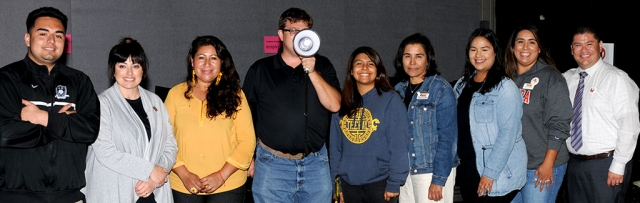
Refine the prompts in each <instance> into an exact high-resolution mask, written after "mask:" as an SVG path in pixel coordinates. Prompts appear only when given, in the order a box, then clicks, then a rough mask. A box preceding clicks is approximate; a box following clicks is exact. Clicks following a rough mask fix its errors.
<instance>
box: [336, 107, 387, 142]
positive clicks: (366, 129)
mask: <svg viewBox="0 0 640 203" xmlns="http://www.w3.org/2000/svg"><path fill="white" fill-rule="evenodd" d="M379 124H380V120H379V119H377V118H373V116H371V111H369V109H367V108H358V109H356V111H355V113H354V114H353V117H348V115H345V116H343V117H342V119H341V120H340V129H341V130H342V133H343V134H344V136H345V137H346V138H347V140H349V141H350V142H352V143H354V144H362V143H364V142H366V141H367V140H368V139H369V137H371V134H372V133H373V132H374V131H376V130H378V125H379Z"/></svg>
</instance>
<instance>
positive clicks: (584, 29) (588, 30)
mask: <svg viewBox="0 0 640 203" xmlns="http://www.w3.org/2000/svg"><path fill="white" fill-rule="evenodd" d="M581 34H593V38H595V39H596V41H597V42H600V41H602V39H601V38H600V34H599V33H598V30H597V29H596V28H595V27H592V26H588V25H582V26H579V27H578V29H576V31H575V32H574V33H573V36H571V37H575V36H576V35H581ZM571 41H572V43H573V39H572V40H571Z"/></svg>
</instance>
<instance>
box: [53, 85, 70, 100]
mask: <svg viewBox="0 0 640 203" xmlns="http://www.w3.org/2000/svg"><path fill="white" fill-rule="evenodd" d="M67 97H69V95H68V94H67V86H62V85H58V86H57V87H56V99H66V98H67Z"/></svg>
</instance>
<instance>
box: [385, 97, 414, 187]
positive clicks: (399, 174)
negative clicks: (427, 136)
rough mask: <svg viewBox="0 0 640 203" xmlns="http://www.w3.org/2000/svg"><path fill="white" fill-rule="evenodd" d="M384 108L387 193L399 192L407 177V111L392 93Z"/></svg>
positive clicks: (398, 98)
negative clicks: (387, 155)
mask: <svg viewBox="0 0 640 203" xmlns="http://www.w3.org/2000/svg"><path fill="white" fill-rule="evenodd" d="M388 104H389V106H388V107H387V108H386V113H385V114H386V116H387V118H389V121H390V122H389V123H388V124H389V127H388V128H387V130H388V131H387V132H385V134H386V136H387V142H388V143H389V149H388V150H389V153H390V154H391V161H390V163H389V167H390V169H389V178H388V179H387V186H386V188H385V190H386V191H387V192H395V193H397V192H400V186H401V185H403V184H404V183H405V181H406V180H407V176H408V175H409V157H408V153H409V137H410V135H409V126H408V125H407V123H408V122H409V121H408V118H407V110H406V108H405V106H404V103H403V102H402V100H401V99H400V95H398V94H396V93H395V92H394V95H393V96H392V98H390V101H389V103H388Z"/></svg>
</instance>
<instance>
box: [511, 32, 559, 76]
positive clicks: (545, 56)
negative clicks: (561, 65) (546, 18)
mask: <svg viewBox="0 0 640 203" xmlns="http://www.w3.org/2000/svg"><path fill="white" fill-rule="evenodd" d="M523 30H529V31H531V33H532V34H533V37H534V38H535V39H536V42H537V43H538V49H540V54H538V59H542V60H543V61H544V62H545V63H547V64H548V65H550V66H551V67H552V68H553V69H554V70H555V71H556V72H558V73H560V71H559V70H558V68H557V67H556V63H555V62H553V58H551V54H550V53H549V49H547V47H546V46H544V44H543V43H542V41H541V40H540V31H539V30H538V28H537V27H536V26H535V25H532V24H524V25H520V26H518V27H517V28H516V29H514V30H513V32H511V37H509V42H507V49H506V50H504V59H505V64H504V66H505V70H506V71H507V76H509V78H511V79H513V78H514V77H515V76H516V74H517V73H518V59H517V58H516V56H515V52H514V49H515V46H516V38H518V33H520V31H523ZM536 60H537V59H536Z"/></svg>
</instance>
